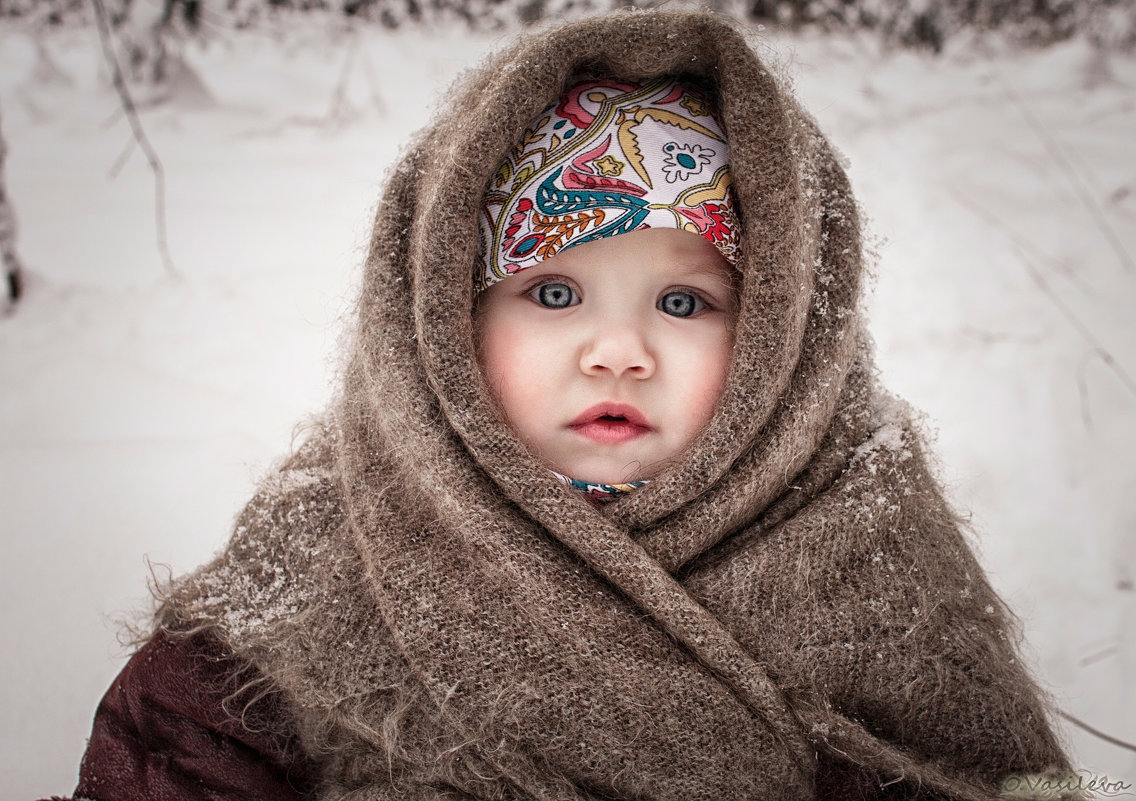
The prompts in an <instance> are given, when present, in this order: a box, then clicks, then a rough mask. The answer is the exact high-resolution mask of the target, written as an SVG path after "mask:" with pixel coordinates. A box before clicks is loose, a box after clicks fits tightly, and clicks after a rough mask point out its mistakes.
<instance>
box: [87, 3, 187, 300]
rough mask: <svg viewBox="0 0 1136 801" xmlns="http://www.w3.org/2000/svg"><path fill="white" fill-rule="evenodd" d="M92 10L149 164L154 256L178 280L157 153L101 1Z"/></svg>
mask: <svg viewBox="0 0 1136 801" xmlns="http://www.w3.org/2000/svg"><path fill="white" fill-rule="evenodd" d="M91 3H92V5H93V6H94V8H95V21H96V22H97V26H96V27H98V30H99V42H100V43H101V44H102V48H103V55H104V56H105V57H106V61H107V65H108V66H109V67H110V70H111V77H112V80H113V82H114V88H115V90H116V91H117V92H118V97H119V100H120V101H121V103H122V110H123V112H124V113H125V114H126V119H127V121H128V122H129V123H130V130H131V132H132V133H133V134H134V139H135V141H137V142H138V146H139V147H140V148H141V149H142V152H143V153H144V154H145V155H146V161H147V162H149V164H150V171H151V172H152V173H153V174H154V225H155V228H156V233H157V238H158V253H159V255H160V256H161V257H162V264H163V265H165V268H166V272H167V273H169V274H170V276H171V277H173V278H180V277H181V275H180V274H179V273H178V271H177V268H176V267H174V260H173V257H172V256H171V255H170V248H169V245H168V243H167V238H166V174H165V170H164V169H163V168H162V161H161V159H159V158H158V153H157V151H155V150H154V147H153V146H152V145H151V144H150V140H149V139H148V138H147V136H146V131H145V130H144V129H143V128H142V120H141V119H140V118H139V117H138V108H137V107H136V106H135V105H134V99H133V98H132V97H131V96H130V90H129V89H128V88H127V86H126V78H125V77H123V74H122V68H121V67H120V66H119V63H118V58H117V57H116V56H115V54H114V47H113V45H112V44H111V40H110V39H111V32H110V22H109V18H108V15H107V10H106V6H104V5H103V1H102V0H91Z"/></svg>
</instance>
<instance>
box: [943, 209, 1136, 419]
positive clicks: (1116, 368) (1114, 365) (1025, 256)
mask: <svg viewBox="0 0 1136 801" xmlns="http://www.w3.org/2000/svg"><path fill="white" fill-rule="evenodd" d="M952 194H954V195H955V197H956V198H958V200H959V202H961V203H962V204H963V205H964V206H966V207H968V208H969V209H970V210H971V211H973V212H974V213H975V214H976V215H977V216H978V217H980V218H981V219H982V220H984V221H985V222H987V223H988V224H989V225H992V226H993V227H995V228H997V229H999V230H1001V231H1003V232H1004V233H1006V234H1007V237H1008V238H1009V240H1010V244H1011V245H1012V246H1013V248H1014V254H1015V255H1016V256H1017V257H1018V261H1020V262H1021V263H1022V266H1024V267H1025V268H1026V272H1027V273H1028V274H1029V276H1030V278H1031V279H1032V280H1033V282H1034V284H1036V285H1037V287H1038V288H1039V289H1040V290H1041V291H1042V294H1044V295H1045V296H1046V297H1047V298H1049V300H1050V302H1051V303H1053V305H1054V306H1056V307H1057V310H1058V311H1059V312H1061V315H1062V316H1063V317H1064V318H1065V319H1066V320H1067V321H1068V322H1069V324H1070V325H1072V326H1073V328H1074V329H1076V331H1077V333H1078V334H1080V335H1081V338H1082V339H1084V340H1085V342H1086V343H1087V344H1088V346H1089V347H1090V348H1091V349H1092V351H1093V353H1094V354H1096V356H1098V357H1099V358H1100V360H1101V361H1102V362H1104V363H1105V364H1106V365H1108V367H1109V369H1110V370H1112V372H1113V373H1115V374H1116V376H1117V378H1119V379H1120V381H1121V383H1122V384H1124V387H1125V388H1126V389H1127V390H1128V391H1129V392H1130V393H1131V394H1132V396H1133V397H1136V380H1134V379H1133V378H1132V376H1131V375H1129V374H1128V371H1126V370H1125V369H1124V367H1122V366H1121V364H1120V362H1118V361H1117V360H1116V357H1115V356H1113V355H1112V352H1111V351H1110V350H1109V349H1108V348H1106V347H1105V346H1104V345H1103V344H1101V342H1100V340H1098V339H1097V338H1096V336H1095V335H1094V334H1093V332H1092V331H1090V330H1089V327H1088V326H1087V325H1085V323H1084V321H1082V320H1081V318H1080V317H1078V316H1077V313H1076V312H1074V311H1073V310H1072V309H1071V308H1070V307H1069V305H1068V304H1066V303H1065V301H1064V300H1062V299H1061V296H1060V295H1059V294H1058V293H1057V292H1055V291H1054V290H1053V287H1051V286H1050V285H1049V281H1047V280H1046V279H1045V276H1044V275H1042V274H1041V271H1040V270H1039V269H1038V268H1037V266H1036V265H1035V264H1034V262H1033V261H1032V260H1031V259H1030V257H1029V256H1030V254H1029V253H1027V248H1025V247H1023V246H1022V243H1021V242H1020V241H1018V239H1017V237H1015V236H1013V234H1011V233H1009V232H1008V230H1007V229H1006V228H1005V226H1004V225H1003V224H1002V223H1001V221H999V220H998V218H997V217H995V216H994V215H993V214H991V213H990V212H989V211H987V210H986V209H984V208H983V207H982V206H980V205H979V204H978V203H977V202H975V201H974V200H972V199H971V198H968V197H966V196H965V195H962V194H961V193H959V192H954V191H952Z"/></svg>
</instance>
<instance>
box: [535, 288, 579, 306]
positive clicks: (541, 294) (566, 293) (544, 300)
mask: <svg viewBox="0 0 1136 801" xmlns="http://www.w3.org/2000/svg"><path fill="white" fill-rule="evenodd" d="M529 294H530V295H532V298H533V300H535V301H536V302H537V303H539V304H540V305H541V306H544V307H546V308H549V309H565V308H567V307H569V306H575V305H576V304H577V303H579V302H580V297H579V296H578V295H577V294H576V293H575V292H574V291H573V289H572V287H570V286H568V285H567V284H560V283H556V282H552V283H548V284H541V285H540V286H538V287H537V288H536V289H534V290H533V291H532V292H530V293H529Z"/></svg>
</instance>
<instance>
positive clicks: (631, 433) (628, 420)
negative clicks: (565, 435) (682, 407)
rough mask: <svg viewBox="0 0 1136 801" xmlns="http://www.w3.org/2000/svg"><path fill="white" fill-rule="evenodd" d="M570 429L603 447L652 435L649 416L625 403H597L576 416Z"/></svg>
mask: <svg viewBox="0 0 1136 801" xmlns="http://www.w3.org/2000/svg"><path fill="white" fill-rule="evenodd" d="M568 427H569V428H571V429H572V430H573V431H575V432H576V433H577V434H580V435H581V436H583V437H586V438H588V439H590V440H592V441H593V442H598V443H601V444H604V445H618V444H619V443H622V442H630V441H631V440H633V439H638V438H639V437H641V436H643V435H644V434H647V433H649V432H650V431H652V426H651V424H650V422H649V421H648V420H647V416H646V415H645V414H643V413H642V412H641V411H639V410H638V409H636V408H635V407H634V406H629V405H628V404H626V403H597V404H596V405H595V406H592V407H590V408H588V409H585V410H584V411H583V412H581V413H580V414H579V415H577V416H576V419H575V420H573V421H572V422H571V423H569V424H568Z"/></svg>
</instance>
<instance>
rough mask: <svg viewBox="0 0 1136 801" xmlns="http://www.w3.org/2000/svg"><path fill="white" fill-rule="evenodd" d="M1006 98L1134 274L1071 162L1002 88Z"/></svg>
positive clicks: (1008, 90)
mask: <svg viewBox="0 0 1136 801" xmlns="http://www.w3.org/2000/svg"><path fill="white" fill-rule="evenodd" d="M1006 97H1008V98H1009V100H1010V102H1011V103H1013V104H1014V106H1015V107H1016V108H1017V109H1018V113H1020V114H1021V115H1022V116H1023V117H1024V118H1025V120H1026V123H1028V124H1029V126H1030V127H1031V128H1032V129H1033V131H1034V133H1035V134H1037V138H1038V139H1040V140H1041V142H1042V144H1043V145H1045V149H1046V150H1048V151H1049V155H1050V156H1052V157H1053V160H1054V161H1055V162H1056V163H1057V166H1058V167H1060V168H1061V171H1062V172H1063V173H1064V174H1065V178H1066V179H1067V180H1068V181H1069V184H1070V185H1071V186H1072V187H1073V191H1074V192H1075V193H1076V195H1077V199H1078V200H1080V201H1081V205H1082V206H1084V207H1085V210H1086V211H1088V212H1089V216H1090V217H1092V218H1093V222H1095V223H1096V224H1097V228H1099V229H1100V231H1101V233H1102V234H1104V238H1105V239H1106V240H1107V241H1108V244H1109V245H1110V246H1111V247H1112V249H1113V251H1114V252H1115V253H1116V257H1117V258H1118V259H1119V260H1120V265H1121V266H1122V267H1123V268H1124V269H1125V270H1127V271H1128V272H1130V273H1131V272H1136V261H1133V259H1132V254H1130V253H1129V252H1128V249H1127V248H1125V247H1124V243H1123V242H1122V241H1121V240H1120V237H1119V236H1117V235H1116V231H1114V230H1113V229H1112V225H1110V224H1109V222H1108V218H1106V217H1105V215H1104V211H1103V210H1102V209H1101V207H1100V206H1099V205H1098V204H1097V202H1096V200H1095V199H1094V198H1093V194H1092V192H1090V191H1089V189H1088V187H1086V186H1085V182H1084V179H1083V178H1082V177H1081V173H1080V172H1078V171H1077V169H1076V168H1075V167H1074V166H1073V164H1072V162H1070V161H1069V159H1068V157H1066V155H1065V151H1064V149H1063V148H1062V147H1061V145H1060V144H1059V143H1058V142H1057V141H1056V140H1055V139H1054V138H1053V137H1052V136H1050V135H1049V132H1048V131H1047V130H1046V129H1045V127H1044V126H1043V125H1042V124H1041V123H1040V122H1039V121H1038V119H1037V117H1035V116H1034V115H1033V112H1031V111H1030V110H1029V107H1028V106H1027V105H1026V104H1025V102H1023V101H1022V99H1021V98H1020V97H1018V95H1017V93H1016V92H1014V90H1013V89H1011V88H1009V87H1006Z"/></svg>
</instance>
